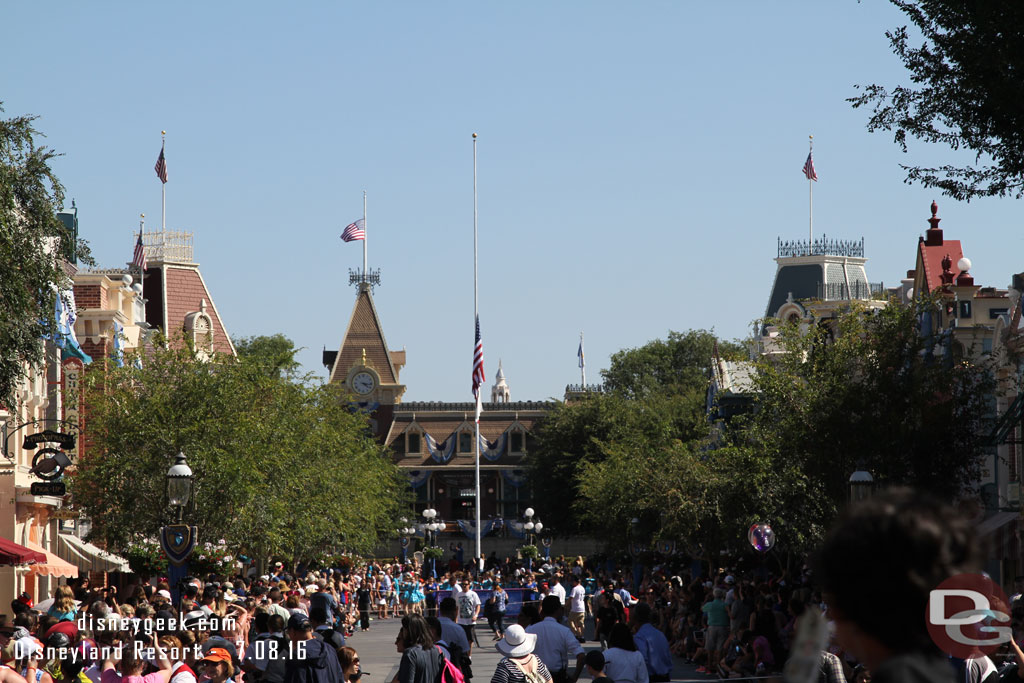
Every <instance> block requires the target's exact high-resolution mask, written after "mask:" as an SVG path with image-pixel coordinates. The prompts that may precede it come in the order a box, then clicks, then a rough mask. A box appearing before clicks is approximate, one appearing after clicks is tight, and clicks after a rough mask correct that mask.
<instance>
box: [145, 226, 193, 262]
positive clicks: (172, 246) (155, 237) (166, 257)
mask: <svg viewBox="0 0 1024 683" xmlns="http://www.w3.org/2000/svg"><path fill="white" fill-rule="evenodd" d="M138 235H139V233H137V232H133V233H132V238H133V239H132V242H133V243H134V240H135V239H137V238H138ZM142 244H143V245H144V246H145V247H146V259H147V260H149V261H178V262H181V263H194V261H193V257H192V233H190V232H179V231H177V230H163V231H157V232H144V233H142Z"/></svg>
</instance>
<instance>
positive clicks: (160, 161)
mask: <svg viewBox="0 0 1024 683" xmlns="http://www.w3.org/2000/svg"><path fill="white" fill-rule="evenodd" d="M153 170H155V171H156V177H157V178H159V179H160V182H162V183H166V182H167V159H165V158H164V147H163V145H160V156H158V157H157V158H156V166H154V167H153Z"/></svg>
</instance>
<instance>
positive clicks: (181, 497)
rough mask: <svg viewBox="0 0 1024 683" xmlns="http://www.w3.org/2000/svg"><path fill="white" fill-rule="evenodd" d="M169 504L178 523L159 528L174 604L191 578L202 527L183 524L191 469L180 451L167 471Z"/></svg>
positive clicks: (190, 489) (189, 491) (190, 495)
mask: <svg viewBox="0 0 1024 683" xmlns="http://www.w3.org/2000/svg"><path fill="white" fill-rule="evenodd" d="M166 479H167V502H168V503H169V504H170V506H171V507H172V508H174V515H175V518H176V523H175V524H168V525H166V526H162V527H160V547H161V549H162V550H163V551H164V554H165V555H167V560H168V562H169V567H168V571H167V574H168V579H170V583H171V591H172V597H173V599H174V601H175V602H177V601H178V600H180V598H181V590H182V586H183V584H184V581H185V578H186V577H187V576H188V558H189V557H190V556H191V555H192V551H193V550H194V549H195V547H196V540H197V538H198V536H199V528H198V527H196V526H190V525H188V524H185V523H184V522H183V519H184V515H185V507H186V506H187V505H188V504H189V501H190V500H191V499H192V468H191V467H189V466H188V463H187V462H186V461H185V454H184V453H183V452H181V451H178V455H177V456H175V459H174V464H173V465H171V468H170V469H169V470H167V475H166Z"/></svg>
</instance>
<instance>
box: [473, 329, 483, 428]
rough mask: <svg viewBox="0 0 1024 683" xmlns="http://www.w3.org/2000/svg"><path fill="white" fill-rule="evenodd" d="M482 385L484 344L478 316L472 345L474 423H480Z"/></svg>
mask: <svg viewBox="0 0 1024 683" xmlns="http://www.w3.org/2000/svg"><path fill="white" fill-rule="evenodd" d="M483 383H484V342H483V340H482V339H481V338H480V316H479V315H478V316H477V317H476V341H475V342H474V344H473V397H474V398H475V399H476V421H477V422H479V421H480V410H481V408H480V385H481V384H483Z"/></svg>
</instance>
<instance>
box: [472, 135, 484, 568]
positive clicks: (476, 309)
mask: <svg viewBox="0 0 1024 683" xmlns="http://www.w3.org/2000/svg"><path fill="white" fill-rule="evenodd" d="M477 273H478V271H477V208H476V133H473V324H474V326H475V325H476V321H477V320H479V319H480V290H479V287H478V284H477ZM476 391H477V395H476V401H477V406H479V405H480V392H482V391H483V387H477V390H476ZM475 425H476V428H475V429H474V432H475V437H476V438H475V439H474V440H473V441H474V443H475V444H476V449H475V451H476V457H475V458H474V459H473V461H474V466H473V476H474V481H475V483H476V558H477V559H476V560H475V561H474V564H476V565H477V571H482V570H483V567H482V566H481V562H482V560H481V558H482V557H483V555H484V553H483V549H482V548H481V546H480V411H479V410H477V411H476V420H475Z"/></svg>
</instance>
